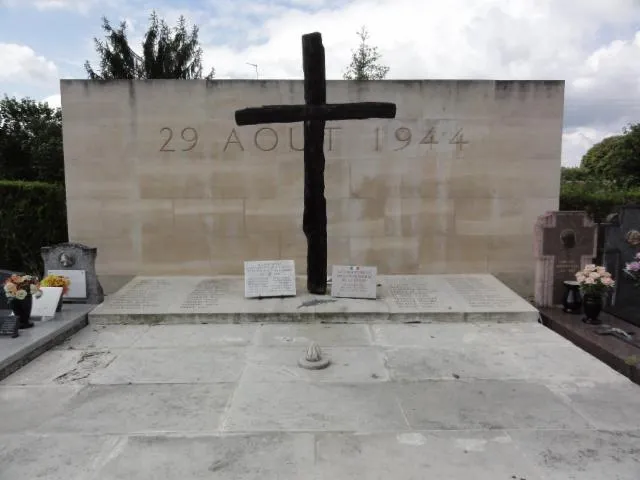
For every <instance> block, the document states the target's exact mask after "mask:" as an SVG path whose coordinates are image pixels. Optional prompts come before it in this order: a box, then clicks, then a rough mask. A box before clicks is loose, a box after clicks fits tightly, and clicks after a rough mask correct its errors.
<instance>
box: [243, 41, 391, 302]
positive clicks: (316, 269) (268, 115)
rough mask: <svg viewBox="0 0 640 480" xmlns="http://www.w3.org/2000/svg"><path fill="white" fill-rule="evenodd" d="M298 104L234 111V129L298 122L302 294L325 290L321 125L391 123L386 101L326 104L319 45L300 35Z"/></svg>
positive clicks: (325, 263) (321, 53) (324, 209)
mask: <svg viewBox="0 0 640 480" xmlns="http://www.w3.org/2000/svg"><path fill="white" fill-rule="evenodd" d="M302 69H303V71H304V99H305V104H304V105H268V106H264V107H262V108H245V109H242V110H238V111H237V112H236V122H237V123H238V125H256V124H261V123H291V122H304V213H303V216H302V229H303V231H304V234H305V236H306V237H307V245H308V247H307V290H308V291H309V292H310V293H317V294H321V295H323V294H325V293H326V291H327V201H326V199H325V196H324V169H325V158H324V129H325V122H326V121H327V120H355V119H367V118H394V117H395V116H396V105H395V104H394V103H389V102H359V103H348V104H327V80H326V75H325V59H324V46H323V45H322V36H321V35H320V33H317V32H315V33H309V34H307V35H303V36H302Z"/></svg>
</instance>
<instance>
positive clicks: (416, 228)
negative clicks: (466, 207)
mask: <svg viewBox="0 0 640 480" xmlns="http://www.w3.org/2000/svg"><path fill="white" fill-rule="evenodd" d="M384 223H385V234H386V235H388V236H409V237H411V236H426V235H433V234H445V235H446V234H448V233H449V232H452V231H453V225H454V202H453V200H452V199H448V198H388V199H386V201H385V205H384Z"/></svg>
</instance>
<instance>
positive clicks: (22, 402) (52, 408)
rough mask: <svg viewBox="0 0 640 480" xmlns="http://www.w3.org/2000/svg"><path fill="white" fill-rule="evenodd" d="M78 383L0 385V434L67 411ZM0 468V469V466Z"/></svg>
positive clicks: (22, 430)
mask: <svg viewBox="0 0 640 480" xmlns="http://www.w3.org/2000/svg"><path fill="white" fill-rule="evenodd" d="M80 388H81V387H79V386H71V385H64V386H62V385H56V386H53V385H48V386H12V385H4V384H3V385H2V386H1V387H0V412H2V421H0V434H5V433H14V432H19V433H25V432H30V431H32V430H34V429H35V428H37V427H38V426H40V424H42V423H43V422H45V421H47V420H49V419H50V418H52V417H53V416H55V415H56V414H59V413H64V412H66V411H67V410H66V409H65V407H68V403H69V402H70V401H71V400H72V399H73V398H75V396H76V394H77V393H78V391H79V390H80ZM0 471H1V469H0Z"/></svg>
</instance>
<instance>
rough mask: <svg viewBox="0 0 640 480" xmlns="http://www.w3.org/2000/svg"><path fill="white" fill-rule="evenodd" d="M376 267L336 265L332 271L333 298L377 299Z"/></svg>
mask: <svg viewBox="0 0 640 480" xmlns="http://www.w3.org/2000/svg"><path fill="white" fill-rule="evenodd" d="M377 274H378V269H377V268H376V267H361V266H354V265H334V266H333V268H332V271H331V296H332V297H342V298H370V299H375V298H376V281H377Z"/></svg>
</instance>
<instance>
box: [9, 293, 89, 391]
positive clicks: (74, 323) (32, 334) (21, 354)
mask: <svg viewBox="0 0 640 480" xmlns="http://www.w3.org/2000/svg"><path fill="white" fill-rule="evenodd" d="M94 307H95V305H80V304H77V305H71V304H66V303H65V305H64V307H63V308H62V311H61V312H57V313H56V314H55V316H54V317H53V318H50V319H48V320H44V321H42V320H40V319H39V318H38V317H34V318H32V321H33V323H34V327H33V328H29V329H24V330H20V336H19V337H18V338H11V337H4V336H3V337H0V380H1V379H3V378H5V377H6V376H8V375H10V374H11V373H13V372H14V371H16V370H18V369H19V368H20V367H22V366H23V365H26V364H27V363H29V362H30V361H32V360H33V359H34V358H37V357H38V356H39V355H41V354H42V353H43V352H46V351H47V350H49V349H50V348H51V347H54V346H55V345H57V344H59V343H60V342H62V341H64V340H65V339H66V338H67V337H69V336H71V335H73V334H74V333H75V332H77V331H78V330H79V329H81V328H84V327H85V326H86V325H87V322H88V320H87V314H88V313H89V311H90V310H91V309H92V308H94ZM9 313H10V311H6V314H9Z"/></svg>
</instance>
